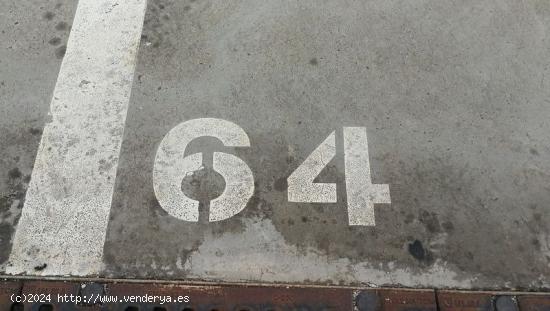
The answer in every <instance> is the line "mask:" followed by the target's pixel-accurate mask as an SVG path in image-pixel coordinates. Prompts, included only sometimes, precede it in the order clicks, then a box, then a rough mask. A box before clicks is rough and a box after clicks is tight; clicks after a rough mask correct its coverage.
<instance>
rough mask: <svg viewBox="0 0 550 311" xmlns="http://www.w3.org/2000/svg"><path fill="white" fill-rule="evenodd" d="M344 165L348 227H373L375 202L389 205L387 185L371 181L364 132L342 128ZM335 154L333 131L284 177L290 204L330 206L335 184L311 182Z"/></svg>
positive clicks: (335, 195)
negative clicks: (306, 203) (323, 204)
mask: <svg viewBox="0 0 550 311" xmlns="http://www.w3.org/2000/svg"><path fill="white" fill-rule="evenodd" d="M343 132H344V162H345V175H346V193H347V198H348V219H349V224H350V225H357V226H374V225H375V224H376V222H375V217H374V204H375V203H391V200H390V189H389V186H388V185H387V184H373V183H372V181H371V172H370V161H369V149H368V141H367V130H366V128H364V127H344V131H343ZM335 155H336V136H335V132H332V133H330V135H329V136H328V137H327V138H326V139H325V140H324V141H323V142H322V143H321V144H320V145H319V146H318V147H317V148H316V149H315V150H314V151H313V152H312V153H311V154H310V155H309V157H307V158H306V160H305V161H304V162H303V163H302V164H301V165H300V166H299V167H298V168H297V169H296V170H295V171H294V172H293V173H292V174H291V175H290V176H289V177H288V179H287V182H288V200H289V201H290V202H310V203H313V202H317V203H334V202H336V199H337V194H336V184H335V183H314V182H313V180H314V179H315V178H316V177H317V175H319V173H320V172H321V171H322V170H323V168H324V167H325V166H326V165H327V164H328V163H329V162H330V161H331V160H332V159H333V158H334V156H335Z"/></svg>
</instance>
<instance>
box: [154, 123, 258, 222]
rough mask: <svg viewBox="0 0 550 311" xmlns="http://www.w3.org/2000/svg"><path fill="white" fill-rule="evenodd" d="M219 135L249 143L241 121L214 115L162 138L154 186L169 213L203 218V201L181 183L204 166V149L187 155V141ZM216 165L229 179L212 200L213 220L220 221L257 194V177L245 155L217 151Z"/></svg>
mask: <svg viewBox="0 0 550 311" xmlns="http://www.w3.org/2000/svg"><path fill="white" fill-rule="evenodd" d="M205 136H209V137H215V138H217V139H219V140H220V141H221V142H222V143H223V144H224V145H225V146H228V147H249V146H250V140H249V139H248V135H247V134H246V132H245V131H244V130H243V129H242V128H241V127H240V126H238V125H237V124H235V123H232V122H229V121H226V120H222V119H214V118H201V119H194V120H189V121H185V122H183V123H181V124H179V125H177V126H176V127H174V128H173V129H171V130H170V132H168V134H166V136H164V138H163V139H162V141H161V143H160V145H159V147H158V149H157V154H156V156H155V165H154V168H153V188H154V190H155V195H156V197H157V200H158V201H159V204H160V205H161V206H162V208H163V209H164V210H166V211H167V212H168V214H170V215H172V216H174V217H176V218H178V219H181V220H184V221H191V222H197V221H199V202H198V201H196V200H193V199H191V198H189V197H187V196H186V195H185V193H184V192H183V191H182V189H181V184H182V181H183V179H184V178H185V176H187V175H189V174H192V173H193V172H194V171H197V170H199V169H200V168H201V166H202V159H203V157H202V153H194V154H191V155H188V156H184V155H185V149H187V145H188V144H189V143H190V142H191V141H192V140H194V139H196V138H199V137H205ZM213 162H214V163H213V168H214V170H215V171H217V172H218V173H220V174H221V175H222V177H223V178H224V180H225V190H224V192H223V193H222V194H221V196H220V197H218V198H216V199H214V200H212V203H211V205H210V215H209V221H220V220H224V219H227V218H229V217H231V216H234V215H235V214H237V213H238V212H240V211H242V210H243V209H244V208H245V207H246V204H247V202H248V200H249V199H250V198H251V197H252V195H253V194H254V177H253V175H252V172H251V171H250V168H249V167H248V165H246V163H244V162H243V161H242V160H241V159H239V158H237V157H235V156H233V155H230V154H227V153H222V152H214V156H213Z"/></svg>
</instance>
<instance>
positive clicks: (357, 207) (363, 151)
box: [344, 127, 391, 226]
mask: <svg viewBox="0 0 550 311" xmlns="http://www.w3.org/2000/svg"><path fill="white" fill-rule="evenodd" d="M344 159H345V172H346V193H347V197H348V219H349V224H350V225H352V226H353V225H356V226H374V225H376V222H375V220H374V203H391V200H390V188H389V186H388V185H387V184H373V183H372V181H371V172H370V161H369V147H368V141H367V129H366V128H364V127H344Z"/></svg>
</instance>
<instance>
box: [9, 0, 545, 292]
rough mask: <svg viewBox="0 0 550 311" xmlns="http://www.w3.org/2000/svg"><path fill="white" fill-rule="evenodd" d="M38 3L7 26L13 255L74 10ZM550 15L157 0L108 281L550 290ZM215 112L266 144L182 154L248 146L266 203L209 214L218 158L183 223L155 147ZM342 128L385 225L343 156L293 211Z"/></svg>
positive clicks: (535, 6)
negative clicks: (330, 198)
mask: <svg viewBox="0 0 550 311" xmlns="http://www.w3.org/2000/svg"><path fill="white" fill-rule="evenodd" d="M14 3H15V2H14ZM18 3H19V2H18ZM27 6H28V8H25V7H24V6H23V4H21V7H20V6H19V5H18V6H15V4H12V7H13V9H12V11H10V12H12V13H9V14H8V21H7V20H6V19H2V21H1V22H0V23H2V29H3V30H6V32H5V33H2V38H3V39H2V42H3V43H2V51H1V52H0V53H1V54H0V61H1V63H0V64H1V65H2V67H0V68H1V69H0V70H1V71H0V80H1V81H5V82H4V84H5V85H2V87H1V88H0V94H1V95H0V96H1V97H0V98H1V100H2V106H1V107H0V109H2V112H3V113H2V116H1V121H0V122H1V128H2V132H1V134H0V135H1V136H0V137H1V140H0V144H2V146H1V148H0V152H1V154H0V155H1V158H2V159H1V160H0V163H1V164H0V165H1V166H0V169H1V171H2V172H3V174H4V178H3V179H2V180H1V181H0V190H1V191H2V201H0V208H2V210H1V212H2V214H1V215H2V219H3V222H2V225H1V227H0V229H1V230H0V238H1V240H0V243H1V244H0V245H1V247H0V262H4V264H6V261H7V259H8V256H9V249H10V242H9V237H10V236H11V235H12V232H13V230H15V229H16V226H15V225H14V221H16V220H17V216H18V214H19V209H20V208H21V206H22V203H21V202H22V200H23V198H24V191H25V184H26V183H27V182H28V178H29V177H28V176H29V175H30V173H31V170H32V160H33V157H34V154H35V152H36V151H35V150H36V148H37V145H38V141H39V139H40V128H41V126H42V124H43V122H44V117H45V113H46V111H47V109H48V101H49V98H48V96H50V94H51V90H52V89H53V85H54V83H55V77H56V69H57V68H58V67H59V59H58V58H56V56H55V49H56V48H55V47H52V46H51V45H49V44H48V43H47V41H48V40H50V38H53V37H54V36H58V37H59V38H60V40H61V41H63V40H66V35H67V33H63V32H61V33H60V32H58V30H56V29H55V28H56V27H55V23H56V21H57V18H59V21H66V22H67V23H69V24H70V22H68V21H69V20H70V16H71V12H72V9H74V4H73V5H72V6H71V7H70V8H69V6H68V5H63V6H61V8H58V10H61V12H58V13H55V17H54V18H53V19H52V20H51V21H50V20H48V18H46V19H44V18H42V17H41V18H36V16H45V15H43V14H44V13H45V12H46V11H48V10H55V3H51V7H52V8H49V7H48V8H46V6H44V9H39V8H38V7H36V5H32V4H31V3H30V2H29V3H27ZM52 12H54V11H52ZM55 12H57V11H55ZM4 14H6V13H4ZM62 16H63V18H61V17H62ZM10 19H11V20H10ZM16 20H20V23H21V24H22V25H23V26H24V27H26V28H25V29H26V31H23V32H18V30H16V29H17V28H15V27H16V26H13V25H12V24H13V22H14V21H16ZM23 20H26V21H28V24H24V23H22V22H21V21H23ZM21 24H20V25H18V26H19V27H21V26H22V25H21ZM549 24H550V2H548V1H545V0H529V1H513V0H509V1H508V0H498V1H496V0H495V1H483V2H479V1H462V2H455V1H429V0H428V1H420V2H400V1H347V0H340V1H264V2H261V3H259V2H257V1H207V0H196V1H188V0H187V1H159V0H151V1H149V3H148V8H147V13H146V17H145V25H144V30H143V34H142V40H141V46H140V53H139V56H138V65H137V69H136V72H135V78H134V85H133V90H132V98H131V102H130V107H129V112H128V117H127V121H126V128H125V133H124V141H123V146H122V152H121V156H120V161H119V167H118V176H117V180H116V188H115V195H114V197H113V201H112V202H113V203H112V208H111V215H110V222H109V227H108V231H107V240H106V243H105V247H104V263H105V269H104V271H103V272H102V273H101V276H105V277H120V278H152V279H185V280H210V281H213V280H224V281H247V282H283V283H305V284H339V285H349V284H371V285H404V286H413V287H458V288H499V289H500V288H524V289H542V288H548V287H550V226H549V224H550V162H549V161H548V159H550V136H549V135H548V133H549V132H550V121H549V118H548V116H549V115H550V96H549V95H550V80H549V78H548V74H549V68H550V43H549V41H548V26H549ZM25 25H26V26H25ZM48 27H49V28H48ZM33 36H35V37H45V38H46V39H44V40H42V39H36V38H34V39H33ZM14 40H17V41H18V42H19V44H20V45H19V48H18V50H17V52H16V51H13V50H11V49H9V48H8V46H10V45H12V46H13V44H12V43H11V42H12V41H14ZM37 40H38V43H37ZM6 42H9V43H6ZM35 53H38V56H36V55H35ZM6 66H8V67H7V68H8V69H7V70H6V69H4V68H6ZM42 68H43V69H42ZM37 69H41V70H37ZM29 98H31V99H29ZM4 110H5V111H6V113H4ZM206 117H210V118H221V119H225V120H229V121H231V122H234V123H235V124H238V125H239V126H241V127H242V128H243V129H244V130H245V132H246V133H247V134H248V136H249V138H250V145H251V147H250V148H228V147H224V146H222V145H221V144H220V142H219V141H217V140H216V139H212V138H201V139H198V140H195V141H193V142H192V143H191V144H190V147H189V150H188V151H187V153H188V154H191V153H193V152H204V154H205V155H206V154H211V153H212V151H224V152H229V153H232V154H235V155H237V156H238V157H239V158H241V159H243V160H244V161H245V162H246V163H247V164H248V165H249V166H250V168H251V170H252V172H253V173H254V180H255V192H254V195H253V197H252V199H251V200H250V201H249V203H248V205H247V206H246V208H245V209H244V210H243V211H242V212H241V213H239V214H238V215H236V216H234V217H232V218H230V219H228V220H225V221H221V222H215V223H208V222H207V221H206V220H205V218H204V213H205V211H204V210H205V209H206V207H207V204H204V202H206V201H208V200H211V199H213V198H215V197H216V196H218V195H220V193H221V192H222V191H223V188H224V181H223V178H221V177H220V176H219V175H218V174H216V173H214V172H212V170H211V168H209V167H208V166H207V168H206V169H205V170H203V172H201V173H200V174H199V175H198V176H199V178H197V180H198V181H197V180H195V181H184V182H183V189H184V192H186V193H188V194H189V196H191V197H194V198H196V199H200V200H201V202H203V203H201V216H200V221H199V222H198V223H189V222H183V221H181V220H179V219H176V218H174V217H173V216H170V215H169V214H168V213H166V212H165V210H164V209H163V208H162V207H161V206H160V205H159V203H158V201H157V198H156V196H155V193H154V191H153V182H152V180H153V178H152V172H153V164H154V159H155V154H156V152H157V148H158V146H159V144H160V142H161V140H162V139H163V137H164V136H165V135H166V134H167V133H168V132H169V131H170V130H171V129H172V128H174V127H175V126H176V125H178V124H180V123H181V122H184V121H188V120H191V119H196V118H206ZM343 126H363V127H366V128H367V131H368V138H369V152H370V165H371V169H372V177H373V182H374V183H378V184H389V186H390V191H391V204H389V205H388V204H380V205H377V206H376V226H375V227H364V226H349V225H348V219H347V213H346V201H347V198H346V191H345V189H344V178H345V176H344V159H343V157H342V153H341V152H339V153H337V154H336V157H335V159H334V160H333V161H331V162H330V163H329V165H328V167H327V169H326V170H324V171H323V172H322V173H321V175H320V176H319V178H318V180H319V181H322V182H337V183H338V190H337V191H338V202H337V203H330V204H326V203H290V202H288V200H287V187H286V186H287V185H286V179H287V177H288V176H289V175H290V174H291V173H292V172H293V171H294V170H295V169H296V168H297V167H298V166H299V165H300V164H301V163H302V162H303V161H304V159H305V158H306V157H307V156H308V155H309V154H310V153H311V152H312V151H313V150H314V149H315V148H316V147H317V146H318V145H319V144H320V143H321V142H322V141H323V140H324V139H325V138H326V137H327V136H328V135H329V134H330V133H331V132H332V131H335V130H336V135H337V149H341V148H342V143H341V142H339V141H341V137H342V133H341V131H342V127H343ZM33 133H35V135H33ZM0 267H1V266H0ZM0 270H1V268H0ZM36 274H40V271H36Z"/></svg>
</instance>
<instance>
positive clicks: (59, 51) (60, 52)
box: [55, 45, 67, 59]
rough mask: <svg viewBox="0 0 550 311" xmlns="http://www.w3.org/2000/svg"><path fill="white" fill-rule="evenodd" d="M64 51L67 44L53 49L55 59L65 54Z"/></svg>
mask: <svg viewBox="0 0 550 311" xmlns="http://www.w3.org/2000/svg"><path fill="white" fill-rule="evenodd" d="M66 51H67V46H66V45H62V46H60V47H58V48H57V49H55V57H56V58H57V59H62V58H63V56H65V52H66Z"/></svg>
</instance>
